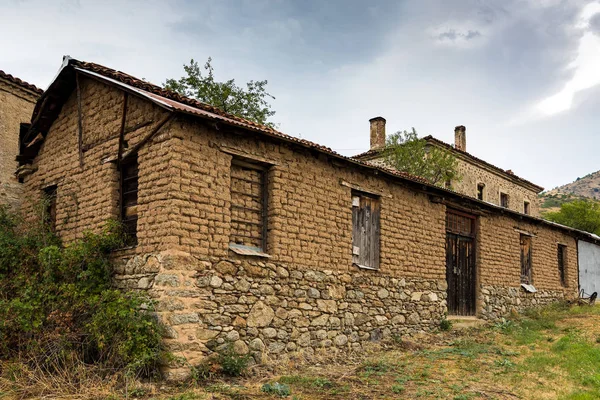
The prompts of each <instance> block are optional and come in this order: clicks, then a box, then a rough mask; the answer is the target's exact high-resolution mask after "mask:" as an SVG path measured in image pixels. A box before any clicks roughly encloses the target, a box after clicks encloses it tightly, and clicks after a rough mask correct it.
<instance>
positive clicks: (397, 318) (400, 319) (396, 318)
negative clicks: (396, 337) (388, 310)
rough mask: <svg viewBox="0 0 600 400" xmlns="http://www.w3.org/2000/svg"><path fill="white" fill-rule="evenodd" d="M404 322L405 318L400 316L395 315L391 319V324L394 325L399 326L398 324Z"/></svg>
mask: <svg viewBox="0 0 600 400" xmlns="http://www.w3.org/2000/svg"><path fill="white" fill-rule="evenodd" d="M404 322H406V318H405V317H404V315H402V314H398V315H395V316H394V317H393V318H392V324H394V325H400V324H403V323H404Z"/></svg>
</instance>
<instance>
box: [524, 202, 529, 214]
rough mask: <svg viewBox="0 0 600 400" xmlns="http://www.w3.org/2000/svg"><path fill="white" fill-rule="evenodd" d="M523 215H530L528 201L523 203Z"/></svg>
mask: <svg viewBox="0 0 600 400" xmlns="http://www.w3.org/2000/svg"><path fill="white" fill-rule="evenodd" d="M523 214H527V215H529V202H528V201H524V202H523Z"/></svg>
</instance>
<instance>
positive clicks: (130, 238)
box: [120, 155, 138, 246]
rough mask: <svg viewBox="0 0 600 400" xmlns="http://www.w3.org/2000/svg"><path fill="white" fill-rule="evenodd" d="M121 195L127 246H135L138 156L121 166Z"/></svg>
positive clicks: (121, 211) (122, 219)
mask: <svg viewBox="0 0 600 400" xmlns="http://www.w3.org/2000/svg"><path fill="white" fill-rule="evenodd" d="M120 193H121V201H120V209H121V210H120V214H121V215H120V216H121V223H122V224H123V231H124V233H125V244H126V245H127V246H135V245H136V244H137V222H138V212H137V205H138V161H137V156H136V155H134V156H132V157H131V159H128V160H126V161H124V162H123V164H121V184H120Z"/></svg>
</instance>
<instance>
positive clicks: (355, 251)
mask: <svg viewBox="0 0 600 400" xmlns="http://www.w3.org/2000/svg"><path fill="white" fill-rule="evenodd" d="M379 214H380V204H379V198H377V197H376V196H373V195H370V194H367V193H362V192H352V263H354V264H355V265H358V266H359V267H362V268H371V269H379V246H380V244H379V236H380V225H379V219H380V216H379Z"/></svg>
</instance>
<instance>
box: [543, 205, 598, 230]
mask: <svg viewBox="0 0 600 400" xmlns="http://www.w3.org/2000/svg"><path fill="white" fill-rule="evenodd" d="M544 218H546V219H547V220H549V221H552V222H556V223H558V224H562V225H567V226H570V227H572V228H575V229H580V230H582V231H586V232H590V233H595V234H597V235H600V203H598V202H597V201H593V200H574V201H571V202H569V203H563V204H562V205H561V206H560V210H559V211H551V212H547V213H546V214H544Z"/></svg>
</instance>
